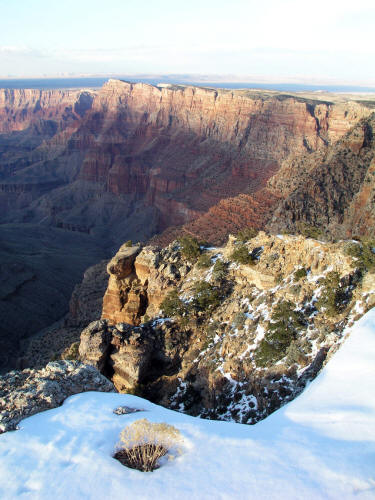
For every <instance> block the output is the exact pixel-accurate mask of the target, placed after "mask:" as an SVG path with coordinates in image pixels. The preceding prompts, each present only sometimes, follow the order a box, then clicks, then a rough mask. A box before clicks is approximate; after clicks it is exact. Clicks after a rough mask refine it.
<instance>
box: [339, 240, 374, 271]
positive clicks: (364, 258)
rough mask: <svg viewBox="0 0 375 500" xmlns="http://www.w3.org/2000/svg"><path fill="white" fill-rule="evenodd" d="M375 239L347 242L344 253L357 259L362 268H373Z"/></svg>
mask: <svg viewBox="0 0 375 500" xmlns="http://www.w3.org/2000/svg"><path fill="white" fill-rule="evenodd" d="M374 248H375V241H374V240H363V241H362V243H349V244H348V245H346V248H345V253H346V254H347V255H350V256H351V257H355V258H356V259H358V264H359V267H360V268H361V269H363V270H369V271H371V270H374V269H375V252H374Z"/></svg>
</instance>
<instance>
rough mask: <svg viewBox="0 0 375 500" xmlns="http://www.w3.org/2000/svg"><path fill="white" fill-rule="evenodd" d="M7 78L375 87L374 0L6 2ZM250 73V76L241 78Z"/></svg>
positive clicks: (2, 52)
mask: <svg viewBox="0 0 375 500" xmlns="http://www.w3.org/2000/svg"><path fill="white" fill-rule="evenodd" d="M0 6H1V15H2V21H3V23H2V30H1V33H0V68H1V69H0V72H1V74H0V78H2V79H6V78H14V79H16V78H45V77H47V78H53V77H54V78H56V77H65V78H67V77H83V76H99V75H108V76H109V75H113V76H120V75H133V76H137V75H187V74H188V75H201V76H205V77H206V78H207V81H215V80H213V78H212V77H213V76H216V77H218V76H220V75H222V76H221V78H223V79H224V80H225V79H227V77H228V76H231V77H234V78H235V79H237V81H241V80H243V81H258V80H259V79H260V80H262V81H268V82H275V81H277V82H289V81H291V80H293V81H295V82H309V83H314V82H316V83H318V84H319V83H326V84H328V83H329V82H333V83H336V84H337V83H339V84H343V85H345V84H353V83H355V84H357V85H364V86H367V85H374V84H375V68H374V66H373V65H372V64H371V61H374V60H375V45H374V43H373V24H374V21H375V5H374V2H373V1H372V0H357V1H356V2H352V1H348V0H341V1H338V0H331V1H328V2H327V1H326V0H316V1H315V2H314V3H313V4H311V2H307V1H306V0H299V1H297V0H285V1H284V2H278V1H277V0H269V1H268V2H267V4H265V5H260V3H259V2H258V1H254V0H233V1H232V2H231V3H230V4H228V3H227V2H224V1H223V0H215V1H214V0H206V1H205V2H204V3H203V4H202V3H201V2H199V1H198V0H191V1H190V2H189V3H186V4H177V3H176V2H174V1H172V0H157V1H156V0H149V1H148V2H141V3H135V2H131V1H130V0H112V1H111V2H108V3H107V4H106V5H104V6H103V3H102V2H100V1H99V0H90V1H89V0H81V1H80V2H76V1H75V0H74V1H73V0H65V2H63V3H62V2H47V0H34V1H33V2H28V1H27V0H18V1H17V2H7V1H5V0H0ZM244 78H245V80H244Z"/></svg>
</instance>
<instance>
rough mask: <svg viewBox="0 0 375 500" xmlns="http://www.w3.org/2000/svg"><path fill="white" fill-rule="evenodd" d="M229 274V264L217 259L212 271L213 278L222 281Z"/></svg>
mask: <svg viewBox="0 0 375 500" xmlns="http://www.w3.org/2000/svg"><path fill="white" fill-rule="evenodd" d="M227 273H228V264H227V263H226V262H224V261H222V260H221V259H217V260H216V262H215V265H214V268H213V270H212V276H213V278H214V279H215V280H218V281H222V280H224V279H225V277H226V275H227Z"/></svg>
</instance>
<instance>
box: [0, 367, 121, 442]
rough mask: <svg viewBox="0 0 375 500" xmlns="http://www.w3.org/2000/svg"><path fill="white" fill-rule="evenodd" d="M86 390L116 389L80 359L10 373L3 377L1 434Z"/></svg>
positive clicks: (0, 384)
mask: <svg viewBox="0 0 375 500" xmlns="http://www.w3.org/2000/svg"><path fill="white" fill-rule="evenodd" d="M86 391H99V392H116V390H115V388H114V386H113V384H112V383H111V382H110V381H109V380H108V379H106V378H105V377H104V376H103V375H101V374H100V373H99V372H98V371H97V370H96V369H95V368H94V367H93V366H89V365H84V364H83V363H80V362H78V361H55V362H51V363H48V365H47V366H46V367H45V368H43V369H41V370H32V369H26V370H23V371H12V372H9V373H7V374H6V375H4V376H2V377H0V433H3V432H7V431H10V430H15V429H17V428H18V423H19V422H20V421H21V420H22V419H23V418H26V417H30V416H31V415H35V414H36V413H39V412H41V411H44V410H49V409H51V408H56V407H57V406H60V405H61V404H62V403H63V402H64V400H65V399H66V398H68V397H69V396H72V395H73V394H78V393H81V392H86Z"/></svg>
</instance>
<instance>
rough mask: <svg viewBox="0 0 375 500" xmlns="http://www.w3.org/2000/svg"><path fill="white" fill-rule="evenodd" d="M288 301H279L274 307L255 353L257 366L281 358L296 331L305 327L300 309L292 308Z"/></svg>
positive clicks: (265, 364)
mask: <svg viewBox="0 0 375 500" xmlns="http://www.w3.org/2000/svg"><path fill="white" fill-rule="evenodd" d="M294 307H295V305H294V304H293V303H292V302H290V301H283V302H279V303H278V304H277V305H276V307H275V308H274V311H273V314H272V316H271V321H270V322H269V323H268V331H267V333H266V334H265V336H264V338H263V339H262V340H261V342H260V344H259V347H258V349H257V351H256V354H255V361H256V363H257V365H258V366H263V367H264V366H269V365H271V364H273V363H275V362H277V361H279V360H280V359H282V358H283V357H284V356H285V355H286V354H287V351H288V348H289V346H290V345H291V343H292V342H293V341H294V340H296V339H297V335H298V333H299V332H300V331H301V330H302V329H303V328H304V327H305V321H304V319H303V316H302V313H301V312H300V311H295V310H294Z"/></svg>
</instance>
